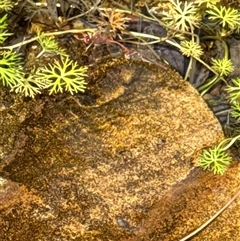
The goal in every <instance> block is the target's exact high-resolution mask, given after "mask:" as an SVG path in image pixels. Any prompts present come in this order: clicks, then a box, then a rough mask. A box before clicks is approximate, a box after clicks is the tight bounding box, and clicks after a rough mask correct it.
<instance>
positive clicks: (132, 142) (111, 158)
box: [0, 59, 227, 241]
mask: <svg viewBox="0 0 240 241" xmlns="http://www.w3.org/2000/svg"><path fill="white" fill-rule="evenodd" d="M99 68H101V66H99ZM103 73H104V74H103V75H101V79H98V80H97V81H95V82H94V83H93V84H92V86H91V88H89V91H88V92H87V93H86V94H85V95H75V96H72V97H66V96H60V97H51V98H50V97H42V98H38V99H36V100H28V99H23V98H22V97H16V96H14V95H13V94H9V93H8V92H7V91H5V90H3V89H2V90H1V103H2V106H1V116H2V117H1V118H2V120H1V136H2V139H1V162H0V174H1V177H2V179H1V189H0V204H1V205H0V240H5V241H8V240H21V241H23V240H51V241H55V240H61V241H65V240H66V241H69V240H84V241H85V240H86V241H87V240H104V241H110V240H111V241H115V240H116V241H119V240H130V239H131V240H144V241H146V240H156V241H157V240H166V241H168V240H178V239H180V238H181V237H182V236H183V235H185V234H186V233H187V232H188V231H189V230H191V229H192V228H193V223H194V224H195V220H194V219H195V218H194V217H193V216H189V217H186V218H184V219H181V218H182V217H183V216H181V215H180V214H179V212H180V210H184V208H185V207H187V204H188V203H189V202H194V201H192V200H195V199H194V195H195V191H194V190H195V188H197V187H198V185H202V184H201V181H200V179H199V176H204V178H206V177H207V178H213V179H217V180H218V178H220V179H221V177H213V175H212V174H208V173H203V172H202V171H201V170H199V169H198V168H196V167H194V164H193V163H194V161H195V159H196V158H197V155H198V153H199V151H200V150H201V149H202V148H204V147H207V146H211V145H213V144H215V143H216V142H218V141H219V140H221V139H222V138H223V133H222V131H221V126H220V124H219V123H218V122H217V120H216V118H215V117H214V116H213V114H212V112H211V111H210V110H209V109H208V107H207V105H206V104H205V102H204V101H203V100H202V99H201V97H200V96H199V95H198V93H197V92H196V90H195V89H194V88H193V87H192V86H190V84H189V83H187V82H185V81H183V80H182V79H181V77H180V76H179V75H178V74H177V73H175V72H174V71H173V70H163V69H161V68H156V67H154V66H151V65H148V64H145V63H142V62H137V61H127V60H123V59H118V60H115V61H114V62H112V63H111V64H110V65H107V67H106V69H105V70H104V71H103ZM93 75H94V74H92V76H93ZM96 79H97V78H96ZM205 175H206V177H205ZM183 180H185V181H183ZM189 180H190V181H189ZM208 180H209V179H208ZM185 182H186V183H187V184H185ZM203 183H204V182H203ZM206 183H207V181H206ZM215 184H216V183H215ZM188 189H191V190H192V192H193V193H194V195H191V196H189V197H188V198H186V197H185V196H184V193H185V192H187V191H186V190H188ZM199 190H201V189H199ZM203 190H204V192H206V193H207V191H208V187H206V186H205V187H204V188H203ZM209 191H210V190H209ZM197 192H199V191H196V193H197ZM220 192H221V190H220ZM225 192H227V190H225ZM210 193H212V190H211V192H210ZM220 194H221V193H220ZM208 195H212V194H206V197H208ZM218 195H219V190H216V193H214V198H215V199H216V200H218ZM221 195H222V194H221ZM224 197H225V196H224ZM178 198H180V199H179V200H178ZM191 198H193V199H191ZM196 198H197V196H196ZM221 198H223V197H221ZM172 200H173V201H172ZM181 200H184V201H183V202H182V204H181ZM169 203H170V204H171V205H170V204H169ZM178 203H179V205H178ZM180 204H181V205H180ZM176 205H177V207H176ZM172 206H173V207H174V209H173V210H172V211H169V212H170V214H171V215H170V214H169V213H168V214H167V212H168V209H169V208H170V207H172ZM176 209H177V210H176ZM162 215H163V216H162ZM161 217H162V218H161ZM163 217H164V218H163ZM201 217H202V216H201ZM169 219H170V221H169ZM203 219H204V218H203V217H202V218H201V220H200V221H197V222H196V225H197V224H199V223H200V222H201V221H203ZM160 220H168V221H167V223H164V224H161V225H162V226H161V227H160V226H159V227H158V223H159V222H160ZM177 220H178V221H179V222H181V225H180V227H181V226H182V227H183V225H184V231H182V230H181V231H179V229H178V226H177ZM163 230H165V231H164V232H165V234H164V232H163ZM161 235H165V236H161ZM160 237H161V238H162V239H159V238H160ZM140 238H142V239H140ZM196 240H197V239H196ZM205 240H207V239H205ZM211 240H212V239H211ZM218 240H219V239H218Z"/></svg>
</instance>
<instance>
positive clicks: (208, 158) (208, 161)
mask: <svg viewBox="0 0 240 241" xmlns="http://www.w3.org/2000/svg"><path fill="white" fill-rule="evenodd" d="M239 138H240V135H238V136H235V137H234V138H227V139H224V140H223V141H222V142H220V143H219V144H218V145H217V146H215V147H213V148H210V149H204V150H203V152H202V154H201V155H200V157H199V160H198V163H199V166H201V167H202V168H203V169H204V170H206V169H208V170H211V171H213V173H214V174H223V173H224V172H225V171H226V169H227V166H228V165H229V164H230V162H231V160H232V157H231V156H230V155H229V154H228V153H227V152H226V151H227V150H228V149H229V148H230V147H231V146H232V145H233V144H234V142H235V141H236V140H237V139H239Z"/></svg>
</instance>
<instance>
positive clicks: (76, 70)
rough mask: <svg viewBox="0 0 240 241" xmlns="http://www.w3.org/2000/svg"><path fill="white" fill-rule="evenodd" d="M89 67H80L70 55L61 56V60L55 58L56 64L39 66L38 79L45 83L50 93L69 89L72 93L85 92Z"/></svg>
mask: <svg viewBox="0 0 240 241" xmlns="http://www.w3.org/2000/svg"><path fill="white" fill-rule="evenodd" d="M86 76H87V67H79V66H78V64H77V63H76V62H73V61H72V60H70V59H69V57H68V56H67V57H63V56H61V57H60V61H57V60H54V64H48V67H42V68H39V69H38V71H37V73H36V79H37V80H38V81H42V82H43V83H45V87H44V88H47V89H49V94H53V93H57V92H61V93H62V92H63V91H67V92H70V93H71V94H74V93H77V92H83V91H84V90H85V88H86V82H85V77H86Z"/></svg>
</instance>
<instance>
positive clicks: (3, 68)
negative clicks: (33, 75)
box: [0, 50, 24, 88]
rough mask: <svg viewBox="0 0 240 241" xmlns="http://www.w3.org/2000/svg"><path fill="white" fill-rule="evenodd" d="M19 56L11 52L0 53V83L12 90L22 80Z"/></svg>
mask: <svg viewBox="0 0 240 241" xmlns="http://www.w3.org/2000/svg"><path fill="white" fill-rule="evenodd" d="M21 64H22V57H21V54H18V53H16V52H13V51H11V50H7V51H2V52H0V81H1V82H2V84H3V85H4V86H10V87H11V88H13V87H14V86H15V85H17V84H18V83H19V81H21V80H22V79H23V76H24V73H23V70H22V67H21Z"/></svg>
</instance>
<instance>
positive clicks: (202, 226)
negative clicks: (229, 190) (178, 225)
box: [179, 190, 240, 241]
mask: <svg viewBox="0 0 240 241" xmlns="http://www.w3.org/2000/svg"><path fill="white" fill-rule="evenodd" d="M239 195H240V190H238V192H237V193H236V194H235V195H234V196H233V197H232V198H231V199H230V200H229V201H228V202H227V203H226V205H225V206H223V207H222V208H221V209H220V210H219V211H218V212H217V213H216V214H215V215H213V216H212V217H211V218H210V219H209V220H208V221H207V222H205V223H204V224H203V225H201V226H200V227H199V228H198V229H196V230H194V231H193V232H192V233H190V234H189V235H187V236H186V237H184V238H182V239H180V240H179V241H186V240H188V239H190V238H191V237H193V236H194V235H196V234H197V233H199V232H201V231H202V230H203V229H204V228H205V227H207V226H208V225H209V224H210V223H211V222H212V221H213V220H214V219H216V218H217V217H218V216H219V215H220V214H221V213H222V212H223V211H224V210H226V209H227V207H228V206H230V205H231V204H232V203H233V201H234V200H235V199H237V197H238V196H239Z"/></svg>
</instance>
